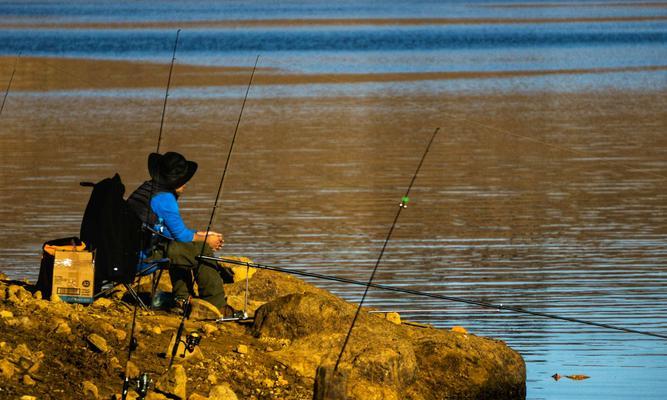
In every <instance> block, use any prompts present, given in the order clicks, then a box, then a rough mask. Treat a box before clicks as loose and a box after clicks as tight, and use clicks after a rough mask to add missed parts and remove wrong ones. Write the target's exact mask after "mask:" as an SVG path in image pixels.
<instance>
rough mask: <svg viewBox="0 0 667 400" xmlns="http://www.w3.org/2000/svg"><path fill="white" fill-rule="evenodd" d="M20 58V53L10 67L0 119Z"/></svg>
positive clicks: (0, 107)
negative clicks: (10, 73) (10, 72)
mask: <svg viewBox="0 0 667 400" xmlns="http://www.w3.org/2000/svg"><path fill="white" fill-rule="evenodd" d="M20 57H21V52H20V51H19V54H18V55H17V56H16V60H14V67H12V75H11V76H10V77H9V82H8V83H7V89H6V90H5V96H4V97H3V98H2V105H0V117H1V116H2V110H4V109H5V101H7V95H9V89H11V87H12V81H13V80H14V74H15V73H16V66H17V65H18V63H19V58H20Z"/></svg>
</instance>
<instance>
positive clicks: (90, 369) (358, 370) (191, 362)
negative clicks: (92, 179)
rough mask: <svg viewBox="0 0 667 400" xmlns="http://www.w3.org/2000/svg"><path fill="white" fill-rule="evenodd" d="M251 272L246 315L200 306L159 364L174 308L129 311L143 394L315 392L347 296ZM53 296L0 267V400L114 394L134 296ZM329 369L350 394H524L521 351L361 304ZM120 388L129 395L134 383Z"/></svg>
mask: <svg viewBox="0 0 667 400" xmlns="http://www.w3.org/2000/svg"><path fill="white" fill-rule="evenodd" d="M230 268H231V267H230ZM232 272H236V273H235V281H236V282H235V283H230V284H228V285H226V287H225V290H226V293H227V296H228V302H229V303H230V304H231V305H232V306H234V307H235V308H242V305H243V302H244V290H245V280H244V278H245V277H244V273H245V268H240V269H237V270H235V271H232ZM250 273H251V277H250V279H249V293H250V296H249V302H248V311H249V314H250V316H251V317H252V318H251V319H250V320H248V321H244V322H224V323H215V322H214V321H211V320H206V315H205V314H206V313H205V310H206V308H205V307H201V305H200V311H198V312H196V313H195V314H194V315H193V317H192V318H190V319H189V320H188V321H187V322H186V325H185V333H186V334H187V333H192V332H196V333H198V334H199V335H200V336H201V337H202V340H201V343H200V345H199V346H198V347H197V348H196V349H195V350H194V351H193V352H187V351H185V350H183V354H185V356H184V357H181V356H180V353H181V351H180V349H179V352H178V354H179V355H178V356H177V357H176V358H175V362H174V366H173V367H172V368H171V369H170V370H169V371H167V368H168V365H169V357H168V356H167V353H171V352H170V342H172V341H173V337H174V336H175V332H176V330H177V327H178V324H179V322H180V318H179V317H178V316H177V315H175V314H170V313H168V312H166V311H139V312H138V314H137V324H136V327H135V336H136V338H137V342H138V347H137V349H136V350H135V351H134V352H133V353H132V359H131V362H130V364H129V368H128V370H127V371H128V375H129V376H130V377H136V376H138V375H140V374H141V373H147V374H148V376H149V377H150V379H151V381H152V384H151V385H150V387H151V390H150V391H149V394H148V396H147V397H146V398H147V399H184V400H185V399H187V400H201V399H210V400H213V399H257V400H259V399H312V398H313V385H314V379H315V373H316V370H317V368H318V367H319V366H321V365H331V364H333V363H335V360H336V358H337V356H338V352H339V351H340V346H341V344H342V341H343V338H344V336H345V334H346V333H347V330H348V329H349V324H350V322H351V320H352V317H353V315H354V312H355V310H356V306H355V305H354V304H351V303H347V302H345V301H343V300H342V299H340V298H338V297H336V296H335V295H333V294H331V293H329V292H327V291H325V290H322V289H319V288H317V287H315V286H313V285H311V284H309V283H306V282H304V281H302V280H300V279H297V278H295V277H293V276H289V275H286V274H281V273H277V272H272V271H265V270H260V271H252V270H251V271H250ZM160 284H161V286H162V289H163V290H165V291H166V290H168V289H169V287H168V283H167V282H166V280H164V279H163V282H161V283H160ZM143 287H145V286H143V285H142V286H140V289H141V288H143ZM53 300H54V301H49V300H45V299H42V298H41V293H40V292H38V291H36V290H35V288H34V286H33V285H31V284H30V283H28V282H24V281H11V280H8V279H6V277H5V276H0V376H1V377H2V379H3V385H2V386H0V399H23V400H29V399H113V398H117V399H119V398H120V393H121V390H122V385H123V377H124V375H125V371H126V361H127V356H128V345H129V338H128V336H129V332H130V327H131V322H132V315H133V305H132V304H131V303H130V302H128V301H127V299H126V298H125V297H124V292H123V291H121V290H119V291H116V292H113V293H112V294H111V296H110V297H109V298H101V299H97V300H96V301H95V302H94V303H93V304H92V305H90V306H83V305H79V304H68V303H64V302H61V301H58V299H53ZM202 310H203V311H202ZM195 311H197V309H195ZM339 369H340V370H341V371H344V372H345V374H346V375H347V377H348V382H347V397H348V398H349V399H359V400H361V399H364V400H365V399H414V400H417V399H423V400H428V399H445V398H446V399H521V398H524V397H525V379H526V378H525V377H526V370H525V364H524V361H523V359H522V358H521V356H520V355H519V354H518V353H517V352H515V351H513V350H512V349H510V348H509V347H508V346H507V345H506V344H505V343H503V342H501V341H498V340H493V339H488V338H481V337H477V336H475V335H474V334H470V333H468V332H466V331H465V329H463V328H458V327H457V328H456V329H452V330H451V331H445V330H440V329H433V328H431V327H426V326H419V325H418V324H409V323H405V322H403V323H402V322H401V320H400V316H398V315H385V314H380V313H378V314H375V313H373V314H371V313H368V312H362V313H361V314H360V316H359V319H358V321H357V324H356V325H355V328H354V330H353V334H352V337H351V339H350V342H349V344H348V347H347V350H346V352H345V354H344V356H343V358H342V360H341V364H340V366H339ZM128 398H131V399H135V398H137V394H136V393H135V391H134V390H130V396H128Z"/></svg>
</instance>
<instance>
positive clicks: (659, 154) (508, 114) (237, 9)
mask: <svg viewBox="0 0 667 400" xmlns="http://www.w3.org/2000/svg"><path fill="white" fill-rule="evenodd" d="M408 3H410V4H408ZM70 4H71V3H62V2H34V3H33V2H27V3H22V2H4V1H0V15H1V16H2V21H0V55H4V56H6V57H5V58H3V59H1V63H0V83H1V85H0V87H2V88H5V87H7V86H6V83H7V82H8V81H9V77H10V74H11V71H12V65H13V62H14V57H15V55H16V53H17V52H18V51H19V50H22V51H23V55H22V57H25V58H26V59H27V58H29V57H32V56H48V57H53V58H52V59H53V60H55V58H56V57H68V58H81V57H82V58H87V59H93V60H100V59H116V60H131V61H156V60H159V61H160V62H162V63H164V66H165V68H164V78H165V79H164V81H165V83H166V78H167V75H166V74H167V71H168V64H166V62H168V61H169V60H170V59H171V53H170V52H171V46H173V39H174V34H175V29H171V28H168V27H146V26H141V24H144V23H148V22H170V21H172V22H173V21H190V22H193V21H194V22H196V21H201V20H207V21H210V20H215V21H223V22H224V21H236V20H239V19H244V20H257V19H309V18H310V19H312V18H319V19H346V18H384V19H392V18H397V17H401V18H450V19H465V18H472V19H486V21H485V22H478V23H473V24H463V25H461V24H452V23H434V24H426V25H422V24H415V25H409V24H408V25H394V24H391V23H389V24H386V23H383V24H377V25H374V24H364V25H356V24H355V25H350V26H347V27H341V26H335V25H334V26H332V25H327V24H314V25H307V26H261V25H260V26H231V27H230V26H223V27H220V26H218V27H197V28H192V29H184V30H183V32H182V42H181V43H180V46H179V52H178V55H177V68H176V75H177V76H176V78H178V73H179V68H178V66H179V65H185V64H187V63H192V64H199V65H214V66H241V67H246V68H247V67H249V66H252V63H253V62H254V59H255V57H256V55H257V54H258V53H261V59H260V66H263V67H267V68H271V69H272V71H276V70H277V71H282V72H285V73H287V74H329V81H326V82H320V83H317V84H307V83H305V84H294V85H289V84H280V83H277V84H270V85H256V86H253V87H252V88H251V90H250V98H249V100H248V103H247V105H246V109H245V114H244V116H243V120H242V123H241V126H240V131H239V137H238V139H237V140H238V142H237V143H236V147H235V150H234V154H233V156H232V161H231V166H230V169H229V171H228V174H227V178H226V182H225V187H224V191H223V195H222V200H221V207H220V208H219V210H218V212H217V217H216V221H215V228H216V230H221V231H223V232H225V235H226V242H227V246H226V248H225V251H224V254H235V255H245V256H248V257H250V258H252V259H254V260H255V261H256V262H260V263H265V264H270V265H277V266H284V267H294V268H299V269H303V270H307V271H311V272H317V273H323V274H330V275H334V276H338V277H345V278H351V279H357V280H366V279H368V277H369V275H370V272H371V270H372V268H373V265H374V264H375V262H376V260H377V257H378V254H379V251H380V249H381V247H382V244H383V242H384V240H385V238H386V235H387V233H388V231H389V228H390V225H391V222H392V220H393V218H394V216H395V213H396V212H397V206H398V203H399V202H400V199H401V196H402V195H403V194H404V192H405V189H406V188H407V185H408V184H409V182H410V179H411V178H412V175H413V173H414V171H415V168H416V166H417V164H418V162H419V159H420V157H421V154H422V152H423V151H424V147H425V145H426V143H427V141H428V139H429V137H430V135H431V133H432V132H433V129H434V128H435V127H441V131H440V133H439V136H438V137H437V138H436V140H435V142H434V144H433V147H432V148H431V150H430V152H429V154H428V155H427V157H426V159H425V163H424V165H423V167H422V170H421V172H420V173H419V176H418V177H417V179H416V181H415V185H414V187H413V191H412V193H411V196H410V198H411V200H410V203H409V206H408V208H407V209H405V210H404V211H403V212H402V214H401V217H400V219H399V221H398V225H397V227H396V229H395V231H394V234H393V236H392V238H391V241H390V242H389V245H388V247H387V251H386V253H385V256H384V258H383V261H382V263H381V265H380V268H379V271H378V274H377V276H376V280H375V282H376V283H381V284H386V285H394V286H398V287H403V288H408V289H412V290H421V291H426V292H429V293H437V294H441V295H446V296H453V297H461V298H465V299H473V300H476V301H482V302H488V303H493V304H503V305H508V306H516V307H523V308H525V309H528V310H534V311H538V312H544V313H549V314H555V315H559V316H565V317H571V318H578V319H584V320H589V321H594V322H596V323H603V324H611V325H616V326H622V327H628V328H632V329H639V330H643V331H649V332H654V333H658V334H662V335H667V267H666V264H667V191H666V190H665V187H666V183H667V172H665V171H666V168H665V167H666V166H667V137H666V136H665V128H666V127H667V115H666V114H665V111H664V110H665V109H666V106H667V100H665V99H667V96H666V88H667V73H666V72H665V71H666V70H667V63H666V62H665V60H667V40H666V39H667V36H666V35H667V23H666V20H665V19H661V18H664V17H666V16H667V3H663V2H651V3H640V4H637V3H634V4H630V3H624V2H613V4H609V3H604V2H599V1H598V2H575V3H571V2H570V3H563V2H553V1H550V2H544V3H542V2H531V3H521V2H515V1H505V2H482V1H480V2H465V4H463V3H462V2H446V1H445V2H421V1H420V2H393V1H390V2H383V4H384V7H383V8H381V9H378V7H377V6H376V3H374V2H371V1H361V2H358V1H355V2H336V5H335V6H334V5H331V4H327V3H316V5H312V4H309V3H307V2H281V4H280V5H276V4H275V3H273V2H224V3H218V2H207V1H198V2H188V3H187V4H188V7H184V6H182V2H76V3H74V5H70ZM332 4H333V3H332ZM521 18H529V19H554V18H561V19H562V18H570V19H577V18H579V19H582V18H583V19H587V20H586V21H580V22H576V23H573V22H563V21H559V22H544V21H542V22H531V23H521V24H517V23H516V21H515V20H517V19H521ZM605 18H606V19H609V18H626V19H625V20H622V21H619V20H611V21H608V20H601V19H605ZM642 18H644V19H642ZM647 18H648V19H647ZM590 19H593V20H592V21H591V20H590ZM596 19H597V21H596ZM628 19H629V20H628ZM491 20H493V21H491ZM497 20H502V21H500V22H498V21H497ZM119 21H130V22H133V23H137V24H138V26H135V27H128V28H118V27H113V28H110V27H109V26H107V25H102V26H97V27H95V26H88V27H85V28H81V27H73V26H72V25H71V24H75V23H93V22H94V23H101V24H110V23H114V22H119ZM494 21H495V22H494ZM43 22H49V23H53V24H55V25H54V26H49V27H44V26H41V27H39V26H36V25H35V24H38V23H43ZM21 24H24V26H20V25H21ZM53 65H57V64H53ZM22 68H23V69H22ZM47 69H48V70H49V73H48V76H47V75H45V73H46V70H47ZM430 72H466V73H467V75H466V76H465V77H464V78H461V77H456V76H453V75H452V76H448V77H440V78H432V79H415V80H411V79H403V80H400V81H398V80H397V81H393V80H391V79H388V80H375V81H369V80H364V79H360V80H359V81H354V80H350V79H349V77H348V78H345V79H344V78H342V77H341V76H342V75H340V74H376V75H382V74H388V73H416V74H419V73H430ZM498 72H512V75H507V76H501V75H498V74H497V73H498ZM118 73H120V72H118ZM241 73H245V72H241ZM259 73H260V74H261V73H262V72H261V71H260V72H259ZM485 73H492V75H485ZM493 74H495V75H493ZM75 78H78V77H72V73H71V71H67V70H57V69H55V67H54V68H53V69H50V67H47V68H45V69H44V71H42V70H40V69H35V68H32V69H30V70H28V63H27V62H24V61H19V64H18V66H17V69H16V75H15V81H14V85H15V88H16V90H10V91H9V93H8V96H7V101H6V104H5V107H4V110H3V112H2V115H0V165H1V166H2V168H0V183H1V184H2V187H3V190H2V191H0V204H1V205H2V207H1V208H0V243H2V244H1V245H0V265H1V267H2V270H3V271H4V272H6V273H7V274H8V275H10V276H11V277H14V278H23V277H27V278H30V279H33V280H34V279H36V277H37V274H38V264H39V256H40V245H41V243H42V242H44V241H45V240H48V239H52V238H57V237H63V236H69V235H73V234H77V233H78V226H79V223H80V220H81V215H82V212H83V208H84V207H85V204H86V201H87V197H88V191H87V190H86V189H85V188H81V187H79V186H78V182H79V181H81V180H93V181H95V180H100V179H103V178H105V177H107V176H111V175H112V174H113V173H115V172H119V173H120V174H121V176H122V178H123V180H124V182H125V183H126V186H127V190H128V191H131V190H133V189H134V188H135V187H136V186H137V185H138V184H139V183H140V182H141V181H142V180H143V179H145V177H146V171H145V159H146V156H147V154H148V153H149V152H151V151H154V150H155V147H156V141H157V136H158V131H159V122H160V113H161V111H162V102H163V96H164V88H163V87H152V86H144V85H142V83H141V78H140V77H137V82H136V84H134V85H130V86H129V87H102V88H100V87H98V86H96V85H95V82H94V80H95V69H94V68H91V70H90V71H86V75H85V76H81V77H80V79H81V81H82V82H84V83H85V84H83V85H82V88H81V89H76V90H73V89H72V90H70V89H57V90H49V91H45V90H40V89H39V87H38V86H36V85H38V84H39V83H40V82H43V83H44V85H45V86H48V85H53V84H54V83H57V82H59V81H60V80H61V79H69V80H72V79H75ZM100 79H101V78H100ZM91 80H92V81H93V82H92V83H91ZM28 81H29V82H32V83H31V85H32V86H30V89H29V90H22V89H21V87H22V86H21V85H22V84H25V82H28ZM56 86H57V85H56ZM244 92H245V87H242V86H238V85H226V86H225V85H223V86H210V87H194V86H193V87H185V86H182V85H180V86H176V87H174V88H173V89H172V92H171V94H170V97H169V103H168V108H167V115H166V118H165V129H164V133H163V137H162V144H161V146H162V147H161V151H167V150H176V151H180V152H183V153H185V154H186V155H187V156H188V157H190V158H193V159H195V160H196V161H198V162H199V164H200V169H199V172H198V173H197V175H196V176H195V178H194V179H193V180H192V182H191V184H190V185H189V187H188V191H187V192H186V194H185V196H184V197H183V199H182V207H183V212H184V214H185V215H186V219H187V220H188V221H190V222H191V225H192V226H193V227H199V228H203V227H205V225H206V223H207V222H208V218H209V216H210V210H211V207H212V205H213V199H214V197H215V191H216V189H217V185H218V180H219V179H220V174H221V173H222V167H223V163H224V160H225V158H226V155H227V151H228V150H229V146H230V142H231V135H232V133H233V130H234V126H235V124H236V119H237V118H238V113H239V109H240V105H241V100H242V96H243V93H244ZM2 94H3V95H4V90H3V93H2ZM316 283H317V284H319V285H322V286H323V287H326V288H328V289H330V290H333V291H335V292H336V293H338V294H340V295H342V296H343V297H345V298H347V299H349V300H352V301H355V300H357V301H358V299H359V298H360V296H361V294H362V293H363V288H360V287H351V286H348V285H344V284H340V283H335V282H327V281H318V282H316ZM367 303H368V305H373V306H375V307H377V308H379V309H382V310H398V311H401V313H402V314H403V317H404V318H407V319H411V320H415V321H420V322H425V323H430V324H433V325H436V326H438V327H443V328H449V327H451V326H454V325H462V326H465V327H466V328H467V329H468V330H469V331H470V332H472V333H474V334H478V335H484V336H492V337H496V338H499V339H502V340H505V341H507V342H508V343H509V344H510V345H511V346H512V347H513V348H515V349H517V350H518V351H520V352H521V354H522V355H523V356H524V358H525V360H526V362H527V367H528V398H530V399H563V398H568V399H601V398H604V399H626V398H642V399H663V398H665V396H667V381H665V379H664V377H665V376H666V375H667V341H666V340H661V339H657V338H651V337H648V336H641V335H636V334H627V333H620V332H614V331H609V330H604V329H601V328H597V327H591V326H586V325H581V324H575V323H571V322H565V321H562V320H550V319H545V318H542V317H537V316H531V315H523V314H517V313H512V312H509V311H499V310H497V309H484V308H481V307H477V306H472V305H466V304H462V303H455V302H446V301H442V300H434V299H428V298H421V297H416V296H411V295H399V294H396V293H392V292H382V291H380V290H371V292H370V295H369V298H368V299H367ZM555 373H559V374H561V375H569V374H585V375H589V376H591V378H590V379H588V380H586V381H570V380H567V379H564V380H560V381H558V382H556V381H554V380H553V379H551V378H550V376H551V375H553V374H555Z"/></svg>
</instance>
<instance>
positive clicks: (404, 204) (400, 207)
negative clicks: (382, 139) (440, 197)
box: [334, 128, 440, 371]
mask: <svg viewBox="0 0 667 400" xmlns="http://www.w3.org/2000/svg"><path fill="white" fill-rule="evenodd" d="M438 131H440V128H436V129H435V130H434V131H433V135H432V136H431V140H430V141H429V142H428V145H427V146H426V150H424V154H423V155H422V158H421V160H419V165H418V166H417V170H416V171H415V173H414V174H413V175H412V180H411V181H410V185H408V189H407V190H406V191H405V195H404V196H403V198H401V203H400V204H399V205H398V211H397V212H396V216H395V217H394V222H393V223H392V224H391V228H389V233H388V234H387V237H386V239H385V240H384V244H383V245H382V250H380V256H379V257H378V259H377V262H376V263H375V267H373V272H371V277H370V278H369V279H368V283H367V284H366V289H365V290H364V294H363V296H361V301H360V302H359V306H358V307H357V312H356V313H355V314H354V318H352V323H351V324H350V330H348V331H347V335H346V336H345V341H344V342H343V346H342V348H341V349H340V353H339V354H338V359H337V360H336V365H335V367H334V371H337V370H338V365H339V364H340V360H341V358H343V353H344V352H345V348H346V347H347V343H348V342H349V340H350V336H351V335H352V329H354V325H355V323H356V322H357V318H358V317H359V313H360V312H361V306H362V305H363V304H364V300H366V295H367V294H368V291H369V289H370V288H371V284H372V283H373V278H375V273H376V272H377V270H378V267H379V266H380V261H381V260H382V256H383V255H384V251H385V249H386V248H387V244H388V243H389V239H390V238H391V234H392V232H394V228H395V227H396V222H398V217H399V216H400V215H401V211H402V210H403V209H404V208H407V206H408V202H409V201H410V198H409V197H408V196H409V195H410V189H412V185H413V184H414V183H415V179H417V175H418V174H419V170H420V169H421V167H422V164H424V159H425V158H426V155H427V154H428V150H429V149H430V148H431V145H432V144H433V140H435V136H436V135H437V134H438Z"/></svg>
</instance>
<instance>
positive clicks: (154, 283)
mask: <svg viewBox="0 0 667 400" xmlns="http://www.w3.org/2000/svg"><path fill="white" fill-rule="evenodd" d="M162 271H164V270H163V269H159V270H158V271H156V272H155V273H154V274H153V275H152V277H151V279H152V283H151V308H153V299H155V293H157V287H158V285H159V284H160V279H161V278H162ZM156 275H157V276H156Z"/></svg>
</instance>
